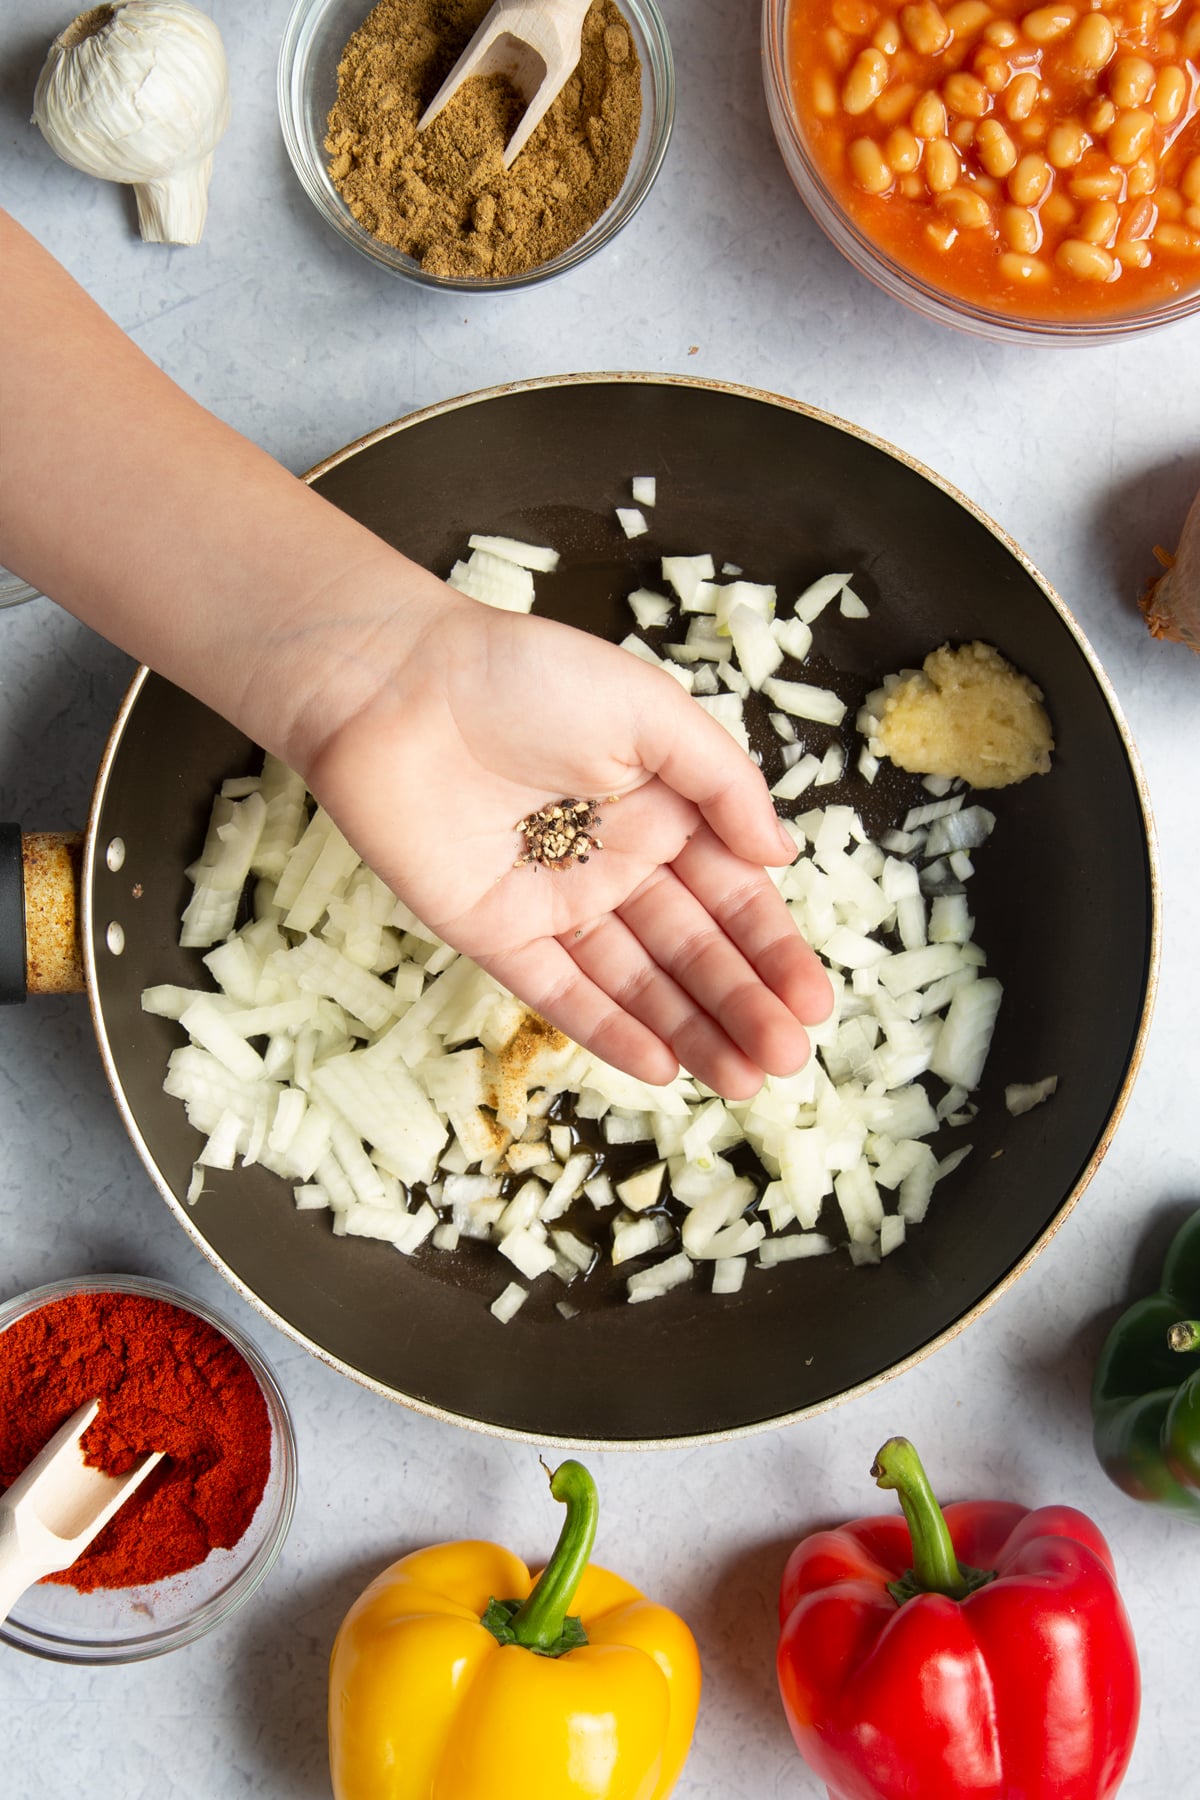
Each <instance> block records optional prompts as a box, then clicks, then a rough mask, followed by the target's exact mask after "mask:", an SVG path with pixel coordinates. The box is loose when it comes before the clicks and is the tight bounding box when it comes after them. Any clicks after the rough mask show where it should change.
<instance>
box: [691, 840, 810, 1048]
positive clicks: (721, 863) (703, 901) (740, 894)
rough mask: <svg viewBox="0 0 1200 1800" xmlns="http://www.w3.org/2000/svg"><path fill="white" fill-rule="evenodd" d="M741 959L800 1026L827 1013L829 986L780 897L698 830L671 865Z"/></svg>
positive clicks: (762, 877) (760, 875) (766, 881)
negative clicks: (792, 1014)
mask: <svg viewBox="0 0 1200 1800" xmlns="http://www.w3.org/2000/svg"><path fill="white" fill-rule="evenodd" d="M672 867H673V868H674V871H675V873H676V875H677V876H678V877H679V879H680V880H681V881H682V882H684V884H685V885H686V886H687V887H688V888H689V889H690V890H691V892H692V893H693V894H694V895H695V896H696V899H697V900H698V901H699V903H700V905H701V906H702V907H703V908H704V910H705V911H706V912H708V913H710V914H711V915H712V917H713V918H714V919H716V921H717V922H718V924H719V925H720V926H721V928H722V930H723V931H724V932H725V934H726V936H727V937H729V938H730V939H731V940H732V942H733V943H735V944H736V945H737V947H738V949H739V950H740V951H741V953H742V955H743V956H744V957H745V958H746V961H747V962H748V963H750V965H751V966H752V968H754V970H755V971H756V972H757V974H758V975H759V976H760V977H761V978H762V980H763V981H765V982H766V983H767V985H768V987H770V988H771V989H772V991H773V992H774V993H776V994H778V996H779V998H780V999H781V1000H782V1001H783V1004H784V1005H785V1006H786V1007H787V1008H788V1010H789V1011H790V1012H792V1013H794V1014H795V1016H796V1018H798V1019H799V1020H800V1022H801V1023H802V1024H804V1025H816V1024H818V1023H819V1022H820V1021H821V1020H822V1019H827V1018H828V1017H829V1014H830V1012H831V1011H832V1010H833V987H832V985H831V984H830V980H829V976H828V973H827V972H826V969H825V965H824V964H823V963H822V961H821V959H820V957H819V956H818V955H817V953H816V951H815V950H813V949H812V948H811V946H810V945H809V944H808V943H806V941H805V940H804V938H803V937H802V936H801V935H800V932H799V930H798V929H797V927H796V923H795V920H794V919H793V918H792V915H791V914H790V913H789V911H788V909H787V905H786V903H785V901H784V898H783V895H782V894H781V893H780V892H779V889H778V888H777V887H776V886H775V883H774V882H773V881H772V880H771V879H770V877H769V876H768V875H765V874H764V873H763V872H762V870H761V869H755V868H750V867H748V866H747V865H746V864H741V865H740V867H739V866H738V864H737V863H736V861H735V859H734V858H732V857H731V856H730V855H729V852H728V851H727V850H726V848H725V846H724V845H723V844H722V843H720V842H719V840H718V839H716V838H714V837H713V835H712V833H711V832H708V831H703V830H701V831H698V832H696V833H695V834H694V835H693V836H692V838H691V839H690V840H689V842H688V843H687V844H685V845H684V847H683V849H682V850H681V851H680V853H679V855H678V856H677V857H676V858H675V861H674V863H673V864H672Z"/></svg>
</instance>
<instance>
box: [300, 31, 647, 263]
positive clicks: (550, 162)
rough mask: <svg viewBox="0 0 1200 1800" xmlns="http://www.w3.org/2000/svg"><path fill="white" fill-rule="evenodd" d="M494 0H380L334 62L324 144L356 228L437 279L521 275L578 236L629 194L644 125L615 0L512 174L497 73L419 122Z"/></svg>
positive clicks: (510, 101)
mask: <svg viewBox="0 0 1200 1800" xmlns="http://www.w3.org/2000/svg"><path fill="white" fill-rule="evenodd" d="M487 6H488V0H380V3H379V5H377V6H376V7H375V8H374V9H373V10H372V11H371V12H370V13H369V14H368V16H367V18H366V19H365V20H364V22H363V24H362V25H361V26H360V27H359V29H358V30H357V31H356V32H355V33H354V35H353V36H352V37H351V39H350V40H349V42H348V43H347V45H346V48H345V50H344V51H343V52H342V59H341V61H340V63H339V64H338V91H337V99H336V100H335V101H334V104H333V107H332V109H331V111H330V114H329V120H328V125H327V131H326V138H325V148H326V150H327V151H328V153H329V157H330V162H329V174H330V178H331V180H332V181H333V183H334V186H335V187H336V188H337V190H338V192H339V193H340V194H341V196H342V198H343V199H344V200H345V202H346V204H347V206H348V207H349V208H350V211H351V212H352V213H353V215H354V217H355V218H356V219H357V220H358V222H359V224H360V225H362V226H363V227H364V229H365V230H367V231H369V232H370V233H371V235H372V236H373V237H376V238H378V239H379V240H380V242H381V243H384V244H390V245H392V246H393V247H394V248H395V249H397V250H402V251H404V252H405V253H406V254H407V255H409V256H411V257H413V258H414V259H415V261H417V262H418V263H419V264H420V265H421V267H422V268H423V269H425V270H427V271H428V272H429V273H430V274H432V275H442V276H460V277H461V276H467V277H472V276H473V277H479V278H487V277H489V276H492V277H494V276H505V275H520V274H525V273H526V272H528V271H529V270H531V269H535V268H537V267H539V265H540V264H542V263H545V262H549V261H550V260H551V258H553V257H555V256H558V255H559V254H560V253H561V252H562V251H564V250H566V249H568V248H569V247H570V246H571V245H572V244H573V243H575V242H576V241H577V240H578V239H579V238H581V237H582V236H583V234H584V233H585V232H586V231H587V230H588V229H589V227H590V226H591V225H592V224H594V223H595V221H596V220H597V219H598V218H599V217H600V215H601V214H602V213H603V212H605V211H606V210H607V208H608V207H609V206H611V204H612V202H613V201H614V200H615V199H616V197H617V195H618V194H619V193H620V191H621V185H622V183H623V181H624V179H625V175H626V172H627V170H628V168H629V163H630V159H631V157H632V155H633V150H634V145H635V144H636V142H637V135H638V128H639V125H640V123H641V109H642V90H641V63H640V60H639V58H638V54H637V50H636V49H635V47H634V43H633V39H632V37H631V35H630V31H629V28H628V26H627V24H626V22H625V20H624V19H623V18H622V16H621V13H620V11H619V10H618V8H617V7H616V6H615V5H614V4H613V0H595V3H594V4H593V6H592V7H591V8H590V10H589V12H588V14H587V17H586V18H585V20H584V25H583V51H582V55H581V57H580V60H579V66H578V68H577V69H576V71H575V73H574V74H573V75H572V76H571V78H570V80H569V81H568V82H567V84H566V86H565V87H564V88H563V90H562V92H561V94H560V95H559V96H558V98H557V100H556V101H555V102H554V104H553V106H552V107H551V108H550V110H549V112H548V113H547V114H546V117H545V119H544V120H543V121H542V123H541V124H540V125H539V126H538V128H537V130H536V131H535V132H534V134H533V136H532V137H531V138H530V140H529V142H528V144H527V145H526V146H525V148H524V149H523V150H522V151H521V153H520V155H519V156H518V157H517V158H516V160H515V161H514V163H513V166H512V168H511V169H505V167H504V164H503V160H502V157H503V151H504V146H505V144H506V143H507V141H508V138H509V137H510V136H511V134H512V132H513V130H514V129H515V127H516V124H517V121H518V119H519V117H520V114H521V112H522V110H523V106H524V103H523V101H522V100H521V98H520V96H519V95H518V94H517V92H516V90H515V89H514V88H513V86H512V84H511V83H510V82H509V81H508V80H507V79H506V78H505V77H504V76H500V75H490V76H476V77H474V78H473V79H472V80H470V81H468V82H466V83H465V84H464V85H463V87H462V88H461V89H460V90H459V92H458V93H457V94H456V95H455V97H454V99H453V100H451V101H450V102H449V104H448V105H447V106H446V108H445V109H444V111H443V112H442V113H441V114H439V116H438V117H437V118H436V119H435V120H434V121H433V123H432V124H431V125H430V126H429V127H428V128H427V129H426V130H425V131H423V132H418V130H417V120H418V119H419V118H420V116H421V113H422V112H423V111H424V109H425V107H426V105H427V104H428V102H429V101H430V100H431V99H432V98H433V95H434V94H435V93H436V91H437V89H438V88H439V87H440V85H441V83H442V81H443V79H444V77H445V76H446V75H447V74H448V73H449V71H450V69H451V68H452V66H453V64H454V62H455V61H456V59H457V57H458V55H459V53H460V51H461V50H462V49H463V48H464V46H465V45H466V43H467V41H468V39H469V38H470V36H471V34H472V32H473V31H474V30H475V27H476V26H477V25H478V23H479V21H480V20H481V19H482V17H483V15H484V13H485V12H486V11H487Z"/></svg>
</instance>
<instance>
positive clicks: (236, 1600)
mask: <svg viewBox="0 0 1200 1800" xmlns="http://www.w3.org/2000/svg"><path fill="white" fill-rule="evenodd" d="M72 1294H135V1295H139V1296H142V1297H144V1298H147V1299H151V1300H164V1301H166V1302H167V1303H168V1304H169V1305H171V1306H177V1307H179V1308H180V1309H181V1310H182V1311H183V1312H189V1313H193V1314H195V1316H196V1317H197V1318H200V1319H203V1320H205V1322H206V1323H207V1324H209V1325H211V1326H212V1327H213V1328H214V1330H216V1331H219V1332H220V1333H221V1334H222V1335H223V1336H224V1337H226V1338H228V1340H229V1342H230V1343H231V1344H232V1345H233V1347H234V1349H235V1350H237V1351H238V1352H239V1353H240V1354H241V1356H242V1357H243V1358H244V1360H245V1361H246V1362H247V1363H248V1364H249V1366H250V1369H251V1372H252V1373H253V1375H254V1377H255V1379H256V1380H257V1382H258V1385H259V1388H260V1389H261V1391H262V1396H263V1399H264V1400H265V1401H266V1405H267V1414H268V1417H269V1418H270V1421H271V1470H270V1474H269V1475H268V1477H267V1485H266V1488H265V1489H264V1491H263V1497H262V1499H261V1500H260V1501H259V1504H258V1510H257V1511H256V1513H255V1514H254V1517H253V1519H252V1520H251V1521H250V1524H249V1526H248V1527H247V1529H246V1531H245V1533H244V1534H243V1536H242V1537H241V1539H240V1540H239V1542H238V1543H236V1544H235V1545H233V1547H232V1548H231V1549H229V1550H213V1551H211V1552H210V1554H209V1555H208V1556H207V1557H206V1558H205V1560H204V1561H203V1562H202V1563H198V1564H197V1565H196V1567H195V1568H193V1569H185V1570H184V1571H183V1572H182V1574H179V1575H172V1576H170V1577H169V1578H168V1579H167V1580H165V1581H156V1582H151V1583H147V1584H146V1585H145V1586H143V1587H127V1588H98V1589H96V1590H95V1591H94V1592H92V1593H90V1594H81V1593H79V1592H78V1591H77V1590H76V1589H75V1588H72V1587H63V1586H61V1585H59V1584H58V1583H57V1582H55V1583H49V1582H39V1583H38V1584H37V1586H35V1587H32V1588H30V1589H28V1590H27V1591H26V1592H25V1593H24V1594H23V1595H22V1596H21V1598H20V1600H18V1601H17V1604H16V1605H15V1606H14V1607H13V1609H12V1611H11V1612H10V1613H9V1615H8V1618H7V1619H6V1620H5V1621H4V1622H3V1623H0V1642H3V1643H5V1644H11V1645H13V1646H15V1648H17V1649H18V1650H27V1651H29V1652H30V1653H31V1654H32V1655H34V1656H42V1657H46V1658H47V1659H48V1660H50V1661H52V1662H67V1663H88V1664H100V1663H127V1662H140V1661H142V1660H144V1659H145V1658H146V1657H150V1656H161V1655H162V1654H163V1653H164V1652H165V1651H167V1650H177V1649H178V1648H179V1647H180V1646H181V1645H183V1644H190V1643H193V1642H194V1641H195V1639H196V1638H198V1637H203V1635H204V1633H205V1632H206V1631H210V1630H211V1629H212V1627H213V1626H214V1625H220V1624H221V1623H223V1621H224V1620H226V1619H228V1618H229V1617H230V1615H231V1614H232V1613H234V1612H236V1611H237V1609H238V1608H239V1607H240V1606H243V1605H244V1604H245V1602H246V1601H247V1600H249V1598H250V1596H251V1595H252V1594H253V1593H254V1592H255V1590H256V1589H257V1588H258V1587H259V1586H260V1585H261V1583H262V1582H263V1581H264V1580H265V1578H266V1576H267V1575H268V1574H269V1572H270V1570H271V1569H272V1568H273V1566H274V1564H275V1561H276V1558H277V1557H278V1555H279V1552H280V1550H281V1549H282V1548H283V1540H284V1538H285V1537H286V1536H287V1532H288V1526H289V1525H290V1524H291V1519H292V1511H293V1508H294V1506H295V1501H296V1439H295V1435H294V1433H293V1430H292V1421H291V1417H290V1415H289V1412H288V1407H287V1402H286V1401H285V1399H284V1397H283V1394H282V1392H281V1391H280V1388H279V1384H278V1382H277V1381H276V1379H275V1377H274V1375H273V1374H272V1372H271V1370H270V1368H269V1367H268V1365H267V1363H266V1362H265V1361H264V1359H263V1357H262V1356H261V1355H260V1354H259V1352H258V1351H257V1350H256V1349H255V1348H254V1345H253V1344H252V1343H251V1342H250V1340H249V1339H248V1338H246V1337H244V1336H243V1334H242V1333H241V1332H240V1331H239V1330H238V1328H237V1326H236V1325H233V1324H231V1323H230V1321H229V1320H228V1319H226V1318H223V1317H222V1316H221V1315H220V1314H219V1313H215V1312H213V1310H212V1309H211V1307H208V1306H205V1305H204V1303H203V1302H202V1301H200V1300H193V1299H192V1298H191V1296H190V1295H188V1294H181V1293H180V1292H179V1291H178V1289H176V1288H172V1287H168V1286H166V1284H165V1283H163V1282H161V1281H147V1280H143V1279H142V1277H140V1276H137V1275H87V1276H81V1277H79V1278H78V1279H76V1280H72V1281H52V1282H48V1283H47V1284H46V1286H44V1287H39V1288H33V1289H31V1290H30V1292H29V1293H27V1294H19V1295H18V1296H17V1297H16V1299H14V1300H8V1301H5V1302H4V1304H3V1305H0V1333H3V1332H4V1331H6V1330H7V1329H8V1327H9V1326H10V1325H14V1324H16V1322H17V1320H18V1319H23V1318H26V1317H27V1316H28V1315H29V1314H30V1313H33V1312H36V1311H37V1310H38V1308H39V1307H42V1306H45V1305H46V1304H47V1303H48V1302H49V1301H52V1300H63V1299H66V1298H67V1297H68V1296H70V1295H72Z"/></svg>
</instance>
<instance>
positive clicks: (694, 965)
mask: <svg viewBox="0 0 1200 1800" xmlns="http://www.w3.org/2000/svg"><path fill="white" fill-rule="evenodd" d="M726 855H728V853H726ZM729 861H730V863H731V864H732V866H733V868H734V869H735V870H737V871H739V872H740V875H741V878H742V881H743V882H744V883H745V884H746V886H747V887H748V886H749V885H750V883H751V882H752V881H754V880H758V881H761V882H764V883H766V882H767V879H768V878H767V876H766V875H764V874H763V872H762V871H761V869H759V870H754V869H752V868H751V866H750V865H749V864H746V863H741V862H738V861H737V859H735V858H729ZM621 917H622V919H623V920H624V921H625V923H626V924H627V925H628V926H629V928H630V930H631V931H632V932H633V933H634V935H635V936H636V937H637V938H638V940H639V942H640V943H641V944H642V946H643V947H644V949H645V951H646V954H647V955H648V956H649V957H650V959H651V960H652V961H653V962H655V963H657V964H658V965H659V966H660V967H662V968H664V969H666V970H667V972H668V973H669V974H670V975H671V976H673V977H674V979H675V980H676V981H677V982H678V984H679V985H680V987H682V988H683V989H684V990H685V992H686V993H688V994H689V995H690V996H691V997H692V999H693V1001H694V1002H695V1004H696V1005H697V1006H699V1007H700V1008H701V1009H702V1010H703V1011H705V1012H707V1013H709V1014H711V1015H712V1017H713V1018H714V1019H716V1020H717V1022H718V1023H719V1024H720V1026H721V1027H722V1029H723V1030H724V1031H725V1032H726V1034H727V1035H728V1036H729V1037H730V1038H731V1039H732V1040H733V1042H734V1043H735V1044H737V1045H739V1046H740V1047H741V1049H742V1051H743V1052H744V1054H745V1055H747V1056H748V1057H750V1058H751V1060H752V1061H753V1062H755V1063H757V1064H758V1066H759V1067H760V1068H761V1069H764V1070H765V1071H766V1072H767V1073H768V1074H770V1075H790V1074H792V1073H794V1071H795V1070H796V1069H798V1068H800V1067H801V1065H802V1064H803V1063H804V1062H805V1060H806V1059H807V1056H808V1038H807V1036H806V1035H805V1032H804V1028H803V1026H802V1025H801V1024H800V1021H799V1020H798V1019H797V1018H796V1016H795V1014H794V1013H793V1012H792V1011H791V1010H790V1008H789V1007H787V1006H786V1005H785V1004H784V1003H783V1001H782V1000H781V999H780V998H779V996H778V995H777V994H775V993H774V992H773V991H772V990H771V989H770V988H769V987H768V986H767V985H766V984H765V982H763V981H762V980H761V978H760V977H759V975H758V973H757V972H756V970H755V969H754V968H753V966H752V965H751V964H750V963H749V962H748V961H747V959H746V957H745V956H743V954H742V952H741V950H740V949H739V948H738V946H737V944H735V943H734V942H733V940H732V939H731V938H730V937H728V936H727V934H726V933H725V931H724V930H723V929H722V927H721V926H720V925H719V924H718V922H717V920H716V919H715V918H714V917H713V915H712V913H711V912H709V911H708V910H707V908H706V907H705V906H703V905H702V904H701V902H700V901H699V900H698V899H697V898H696V896H695V894H693V893H692V891H691V889H690V888H688V887H687V886H686V885H685V884H684V883H683V882H682V881H680V880H679V878H678V876H676V875H675V874H674V873H673V872H672V871H671V870H670V869H659V870H657V871H656V872H655V873H654V874H653V875H651V876H650V877H649V878H648V879H647V880H646V881H644V882H643V883H642V885H641V887H640V888H639V889H638V891H637V892H636V894H633V895H631V897H630V898H629V900H627V901H626V903H625V905H624V906H623V907H622V908H621Z"/></svg>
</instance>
